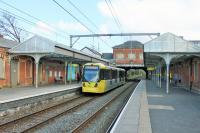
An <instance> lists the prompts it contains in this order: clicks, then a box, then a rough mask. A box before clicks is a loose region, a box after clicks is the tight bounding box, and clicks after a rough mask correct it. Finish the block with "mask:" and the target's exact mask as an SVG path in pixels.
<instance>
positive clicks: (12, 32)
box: [0, 13, 22, 42]
mask: <svg viewBox="0 0 200 133" xmlns="http://www.w3.org/2000/svg"><path fill="white" fill-rule="evenodd" d="M16 25H17V22H16V19H15V17H13V16H11V15H9V14H6V13H4V14H3V15H2V17H1V19H0V34H2V35H4V36H8V37H10V38H11V39H13V40H15V41H18V42H21V31H22V30H21V29H19V28H17V26H16Z"/></svg>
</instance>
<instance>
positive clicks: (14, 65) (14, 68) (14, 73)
mask: <svg viewBox="0 0 200 133" xmlns="http://www.w3.org/2000/svg"><path fill="white" fill-rule="evenodd" d="M17 83H18V60H12V61H11V86H12V87H15V86H17Z"/></svg>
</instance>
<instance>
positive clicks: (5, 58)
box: [0, 48, 10, 87]
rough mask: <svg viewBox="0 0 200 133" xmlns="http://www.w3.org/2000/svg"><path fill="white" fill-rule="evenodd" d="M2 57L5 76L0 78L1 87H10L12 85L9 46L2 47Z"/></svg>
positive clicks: (0, 53)
mask: <svg viewBox="0 0 200 133" xmlns="http://www.w3.org/2000/svg"><path fill="white" fill-rule="evenodd" d="M0 58H1V60H2V61H3V65H4V66H3V67H4V77H3V78H0V87H8V86H10V62H9V55H8V49H7V48H0Z"/></svg>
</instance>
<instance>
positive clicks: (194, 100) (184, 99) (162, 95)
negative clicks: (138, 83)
mask: <svg viewBox="0 0 200 133" xmlns="http://www.w3.org/2000/svg"><path fill="white" fill-rule="evenodd" d="M146 86H147V97H148V104H149V107H150V108H149V113H150V121H151V127H152V132H153V133H200V126H199V123H200V95H199V94H196V93H193V92H190V91H187V90H185V89H183V88H182V87H173V86H170V89H169V94H166V90H165V85H163V88H159V87H156V84H155V83H154V82H153V81H150V80H148V81H146Z"/></svg>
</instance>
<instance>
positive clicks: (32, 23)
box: [0, 8, 66, 38]
mask: <svg viewBox="0 0 200 133" xmlns="http://www.w3.org/2000/svg"><path fill="white" fill-rule="evenodd" d="M0 12H1V13H7V14H9V15H11V16H13V17H15V18H16V19H18V20H22V21H24V22H25V23H27V24H30V25H33V26H35V25H37V23H35V22H32V21H30V20H28V19H25V18H23V17H21V16H19V15H16V14H14V13H11V12H9V11H7V10H4V9H2V8H0ZM50 30H51V31H53V32H54V33H56V35H59V36H62V37H63V38H66V36H65V35H62V34H60V33H57V32H56V31H55V30H52V29H50Z"/></svg>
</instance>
